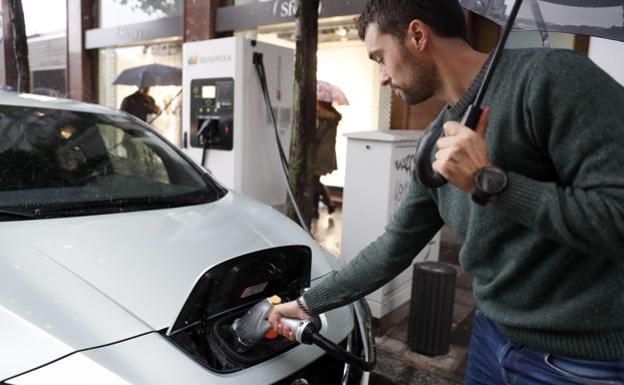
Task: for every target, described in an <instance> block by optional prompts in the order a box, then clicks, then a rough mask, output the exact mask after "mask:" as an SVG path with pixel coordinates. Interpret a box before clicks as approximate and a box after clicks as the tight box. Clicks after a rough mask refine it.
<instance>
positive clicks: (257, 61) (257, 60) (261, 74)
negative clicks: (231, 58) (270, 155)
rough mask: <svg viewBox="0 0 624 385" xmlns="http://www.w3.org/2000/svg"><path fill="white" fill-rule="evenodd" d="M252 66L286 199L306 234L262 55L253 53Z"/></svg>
mask: <svg viewBox="0 0 624 385" xmlns="http://www.w3.org/2000/svg"><path fill="white" fill-rule="evenodd" d="M253 64H254V66H255V67H256V72H257V74H258V79H259V80H260V87H261V88H262V94H263V96H264V101H265V103H266V106H267V110H268V111H267V112H268V113H269V115H270V116H271V122H272V123H273V129H274V131H275V141H276V142H277V149H278V151H279V157H280V163H281V164H282V171H283V175H284V184H285V185H286V191H287V192H288V197H289V198H290V201H291V202H292V205H293V209H294V210H295V214H296V215H297V219H299V224H300V225H301V227H303V228H304V230H305V231H307V232H308V233H309V232H310V229H308V225H307V223H306V222H305V221H304V220H303V215H301V210H300V209H299V205H298V204H297V201H296V200H295V195H294V194H293V191H292V187H291V185H290V173H289V171H288V167H289V166H288V159H286V153H285V152H284V147H282V141H281V140H280V137H279V132H278V130H277V120H276V119H275V113H274V111H273V106H272V104H271V95H270V93H269V87H268V85H267V77H266V72H265V69H264V60H263V55H262V54H261V53H260V52H254V54H253Z"/></svg>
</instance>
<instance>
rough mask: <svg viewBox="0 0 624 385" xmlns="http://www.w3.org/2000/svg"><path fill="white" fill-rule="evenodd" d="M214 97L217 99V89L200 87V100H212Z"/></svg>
mask: <svg viewBox="0 0 624 385" xmlns="http://www.w3.org/2000/svg"><path fill="white" fill-rule="evenodd" d="M216 97H217V87H215V86H203V87H202V98H204V99H214V98H216Z"/></svg>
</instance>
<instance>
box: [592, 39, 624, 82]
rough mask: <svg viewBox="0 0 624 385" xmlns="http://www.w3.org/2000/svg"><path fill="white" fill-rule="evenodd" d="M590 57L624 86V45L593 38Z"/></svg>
mask: <svg viewBox="0 0 624 385" xmlns="http://www.w3.org/2000/svg"><path fill="white" fill-rule="evenodd" d="M588 56H589V58H590V59H592V60H593V61H594V63H596V64H598V65H599V66H600V67H601V68H602V69H604V70H605V71H606V72H607V73H609V75H611V76H613V78H614V79H615V80H617V81H618V82H619V83H620V84H622V85H624V43H622V42H619V41H613V40H607V39H600V38H596V37H592V38H591V40H590V42H589V54H588Z"/></svg>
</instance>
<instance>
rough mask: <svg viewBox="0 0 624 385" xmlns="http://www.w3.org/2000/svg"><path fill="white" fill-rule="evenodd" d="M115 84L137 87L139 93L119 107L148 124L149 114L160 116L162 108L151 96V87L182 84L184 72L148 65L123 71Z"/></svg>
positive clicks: (160, 65)
mask: <svg viewBox="0 0 624 385" xmlns="http://www.w3.org/2000/svg"><path fill="white" fill-rule="evenodd" d="M113 84H124V85H134V86H137V88H138V89H137V91H136V92H135V93H133V94H131V95H128V96H126V97H125V98H124V99H123V100H122V102H121V105H120V107H119V109H120V110H121V111H125V112H127V113H129V114H132V115H134V116H136V117H137V118H139V119H141V120H143V121H145V122H147V115H148V114H158V113H159V112H160V108H159V107H158V106H157V105H156V102H155V101H154V98H152V97H151V96H150V95H149V89H150V87H151V86H167V85H180V84H182V71H181V70H180V69H179V68H175V67H170V66H166V65H162V64H148V65H143V66H138V67H133V68H128V69H126V70H124V71H122V72H121V73H120V74H119V75H118V76H117V78H115V80H114V81H113Z"/></svg>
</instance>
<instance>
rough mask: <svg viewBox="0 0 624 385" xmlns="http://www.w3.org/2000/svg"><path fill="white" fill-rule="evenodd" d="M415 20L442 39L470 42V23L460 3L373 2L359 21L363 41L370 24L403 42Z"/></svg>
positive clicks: (425, 0)
mask: <svg viewBox="0 0 624 385" xmlns="http://www.w3.org/2000/svg"><path fill="white" fill-rule="evenodd" d="M414 19H418V20H420V21H422V22H423V23H425V24H427V25H428V26H429V27H430V28H431V29H432V30H433V31H434V32H435V33H436V34H437V35H439V36H442V37H457V38H460V39H464V40H467V38H466V36H467V33H466V21H465V19H464V14H463V12H462V8H461V6H460V5H459V3H458V2H457V0H369V1H368V3H367V4H366V8H364V11H363V12H362V14H361V15H360V17H359V18H358V32H359V35H360V39H362V40H364V37H365V35H366V28H367V27H368V25H369V24H371V23H377V25H378V26H379V31H380V32H382V33H389V34H391V35H393V36H395V37H396V38H397V39H399V40H403V39H405V35H406V33H407V27H408V26H409V24H410V23H411V22H412V20H414Z"/></svg>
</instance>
